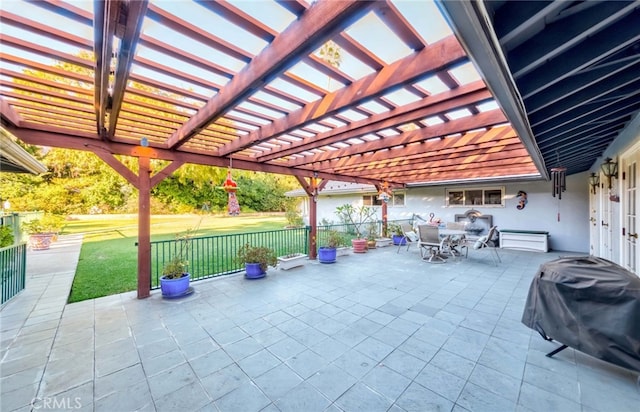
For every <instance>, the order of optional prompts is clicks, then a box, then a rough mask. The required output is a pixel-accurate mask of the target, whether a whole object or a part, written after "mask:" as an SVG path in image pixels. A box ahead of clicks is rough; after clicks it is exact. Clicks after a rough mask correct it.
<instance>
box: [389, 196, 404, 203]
mask: <svg viewBox="0 0 640 412" xmlns="http://www.w3.org/2000/svg"><path fill="white" fill-rule="evenodd" d="M392 200H393V203H391V202H390V203H391V204H392V205H394V206H404V193H394V194H393V199H392Z"/></svg>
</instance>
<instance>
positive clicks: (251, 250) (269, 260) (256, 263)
mask: <svg viewBox="0 0 640 412" xmlns="http://www.w3.org/2000/svg"><path fill="white" fill-rule="evenodd" d="M236 262H238V264H241V265H244V266H245V270H246V275H245V277H246V278H247V279H258V278H262V277H264V276H265V275H266V274H267V268H268V267H269V266H276V265H277V264H278V258H277V256H276V252H275V251H274V250H273V249H271V248H269V247H266V246H251V245H250V244H249V243H246V244H245V245H244V246H242V247H241V248H240V249H238V253H237V254H236Z"/></svg>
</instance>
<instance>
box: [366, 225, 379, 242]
mask: <svg viewBox="0 0 640 412" xmlns="http://www.w3.org/2000/svg"><path fill="white" fill-rule="evenodd" d="M377 232H378V226H377V225H376V222H374V221H370V222H369V223H368V224H367V248H368V249H375V248H376V239H377V238H378V233H377Z"/></svg>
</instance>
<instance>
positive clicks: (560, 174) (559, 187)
mask: <svg viewBox="0 0 640 412" xmlns="http://www.w3.org/2000/svg"><path fill="white" fill-rule="evenodd" d="M566 176H567V168H566V167H562V166H558V167H553V168H551V181H552V184H553V186H552V188H551V194H552V195H553V197H556V194H557V195H558V222H559V221H560V199H562V192H564V191H565V190H567V180H566Z"/></svg>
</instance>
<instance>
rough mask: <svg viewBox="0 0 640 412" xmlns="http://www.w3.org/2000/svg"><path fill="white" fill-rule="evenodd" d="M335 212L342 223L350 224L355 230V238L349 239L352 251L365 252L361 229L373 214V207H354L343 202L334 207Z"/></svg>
mask: <svg viewBox="0 0 640 412" xmlns="http://www.w3.org/2000/svg"><path fill="white" fill-rule="evenodd" d="M336 214H337V215H338V217H340V220H342V222H343V223H346V224H349V225H351V226H352V227H353V229H354V230H355V232H356V238H355V239H352V240H351V245H352V246H353V252H354V253H365V252H366V251H367V239H366V238H364V237H363V229H364V225H365V224H367V223H368V222H369V221H370V220H371V219H372V218H373V217H374V216H375V214H376V211H375V209H373V208H371V207H368V206H358V207H355V206H353V205H350V204H345V205H342V206H338V207H337V208H336Z"/></svg>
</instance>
